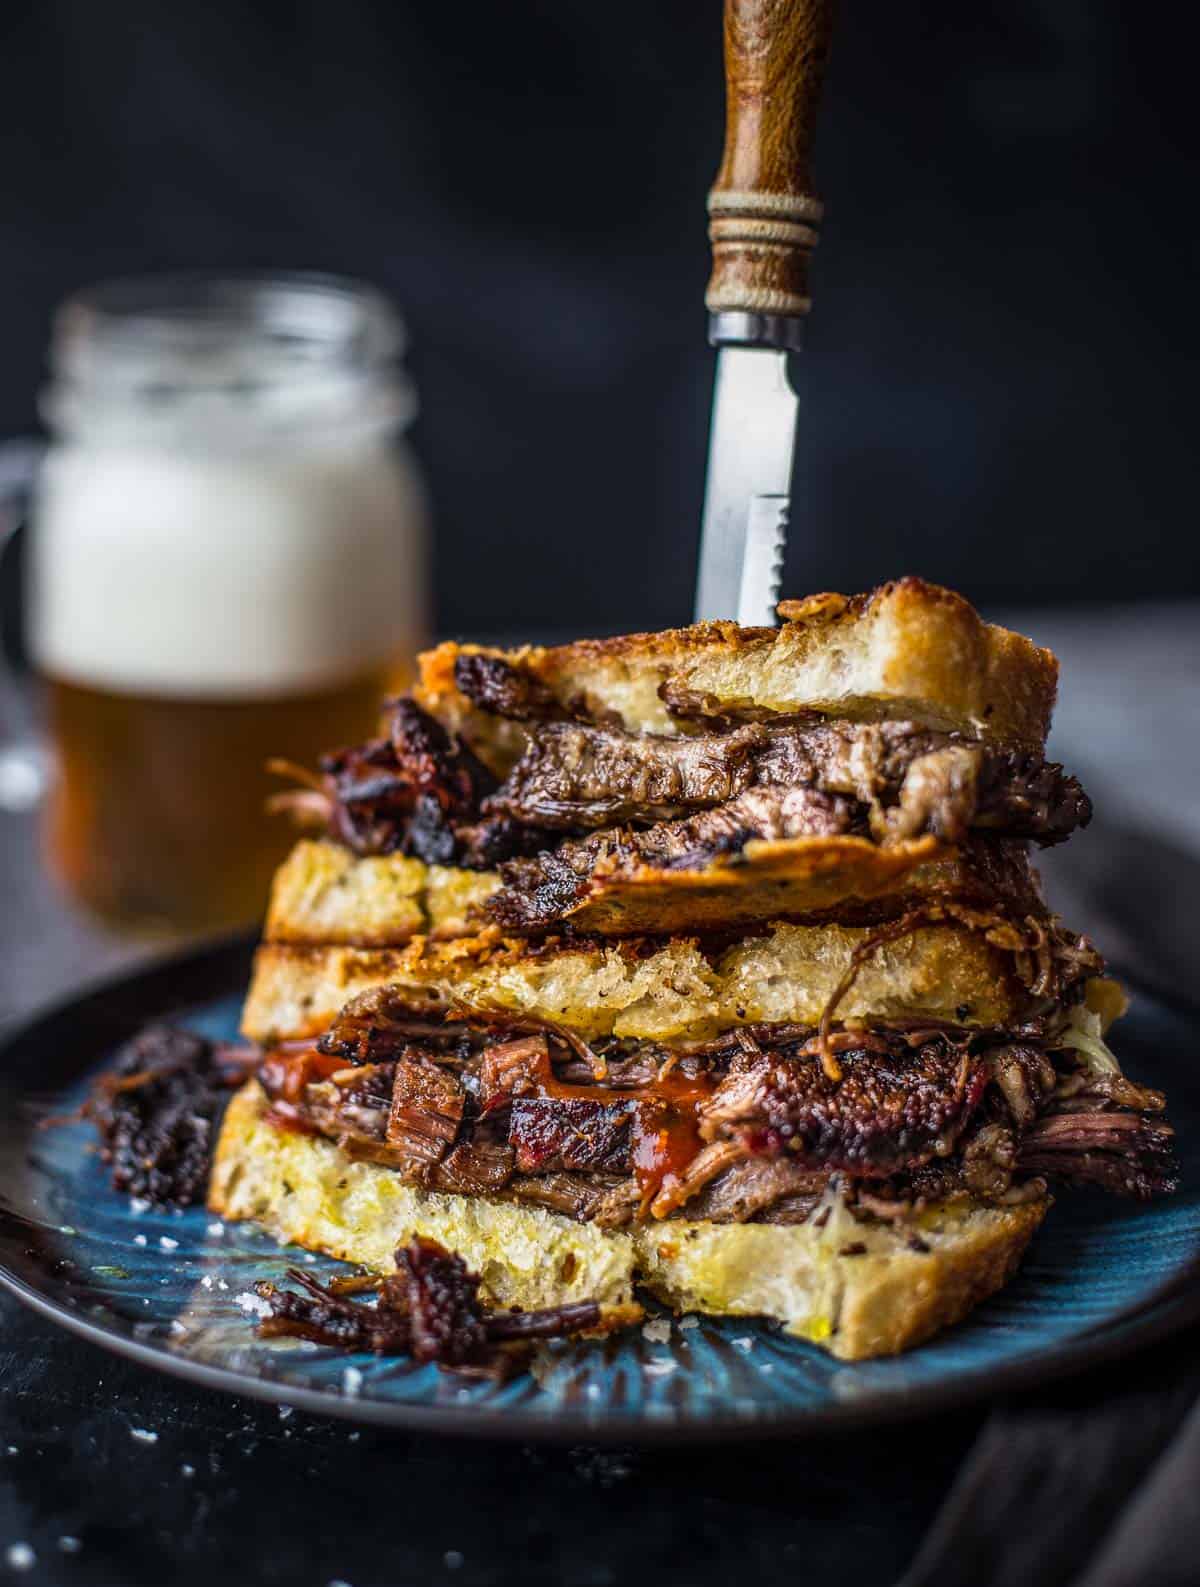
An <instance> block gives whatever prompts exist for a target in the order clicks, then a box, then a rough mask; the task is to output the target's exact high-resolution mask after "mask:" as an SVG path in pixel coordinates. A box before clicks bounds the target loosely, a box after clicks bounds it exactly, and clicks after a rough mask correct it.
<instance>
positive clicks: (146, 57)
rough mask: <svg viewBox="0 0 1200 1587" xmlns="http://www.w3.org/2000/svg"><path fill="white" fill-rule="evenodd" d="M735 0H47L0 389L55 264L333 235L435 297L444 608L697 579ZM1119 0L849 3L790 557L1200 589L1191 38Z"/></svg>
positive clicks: (832, 571) (1035, 583)
mask: <svg viewBox="0 0 1200 1587" xmlns="http://www.w3.org/2000/svg"><path fill="white" fill-rule="evenodd" d="M719 15H720V5H719V0H604V3H600V0H504V3H497V0H464V3H460V4H457V5H455V4H449V3H443V4H440V5H439V4H425V3H421V4H418V3H416V0H336V3H329V0H301V3H292V4H284V3H258V4H254V5H250V4H247V5H242V6H236V7H230V6H226V7H221V6H210V5H204V6H198V5H191V6H183V5H180V6H175V5H169V6H167V5H163V4H161V3H160V0H146V3H144V4H135V3H122V0H115V3H106V4H103V5H100V4H96V3H95V0H40V3H39V4H37V5H17V6H13V7H11V8H9V9H8V11H7V12H6V16H5V21H4V23H3V33H4V41H3V48H2V49H0V121H2V123H3V150H4V177H3V183H2V184H0V186H2V194H0V304H3V311H2V312H3V320H2V327H3V347H4V356H3V358H2V359H0V433H20V432H24V431H28V430H29V428H30V427H31V426H32V425H33V424H34V422H35V407H34V401H35V390H36V387H37V385H38V383H39V380H40V377H41V370H42V366H43V359H44V347H45V341H46V336H47V329H48V318H49V314H50V310H51V307H52V305H53V304H54V302H55V301H56V300H57V299H58V298H60V297H61V296H62V295H63V294H64V293H66V292H68V291H70V290H71V289H72V288H75V287H78V286H80V285H82V284H84V283H86V282H88V281H91V280H93V279H95V278H98V277H104V276H109V275H114V274H119V273H123V272H129V271H142V270H159V269H165V268H169V267H186V266H208V267H237V266H264V267H265V266H276V267H298V268H314V269H329V270H337V271H345V272H349V273H352V274H357V275H361V276H365V277H368V278H370V279H373V280H375V281H377V282H379V283H381V284H382V285H384V286H385V287H386V288H388V289H389V290H390V291H391V292H392V293H393V294H394V295H395V297H396V298H397V300H398V301H399V303H400V304H401V306H402V307H403V309H404V311H405V313H406V315H407V318H408V320H409V324H410V327H411V330H412V337H413V342H414V353H413V363H414V366H415V369H416V372H417V375H418V378H419V382H420V386H421V391H422V396H423V404H424V412H423V416H422V418H421V420H420V422H419V427H418V429H417V432H416V440H417V444H418V447H419V450H420V452H421V455H422V457H423V460H424V462H425V465H426V468H427V470H428V473H429V475H430V476H431V480H432V484H433V488H434V492H435V503H436V508H437V542H436V552H437V593H438V617H439V626H440V627H441V628H442V629H443V630H448V631H456V630H460V629H472V628H475V629H486V630H493V631H494V630H496V629H498V628H503V629H506V630H509V631H512V630H516V629H519V628H521V627H523V626H525V627H531V628H532V627H537V628H543V629H544V628H546V627H548V626H552V627H556V628H564V629H569V628H575V629H587V628H594V629H604V628H607V629H612V628H614V627H618V626H624V625H628V626H641V625H651V624H659V623H667V622H673V621H679V620H681V619H683V618H685V617H686V616H687V615H688V609H689V606H690V599H691V589H692V583H693V578H694V557H695V535H696V528H697V522H698V514H699V508H700V499H701V491H702V483H703V463H704V452H705V445H706V430H707V419H708V411H707V410H708V402H709V388H710V382H711V359H712V355H711V353H710V352H709V350H708V348H707V347H706V345H705V341H704V317H703V310H702V294H703V289H704V283H705V279H706V273H707V263H708V260H707V244H706V240H705V230H704V210H703V201H704V195H705V192H706V190H707V188H708V185H709V182H710V180H711V178H712V176H713V174H714V172H715V168H716V164H717V160H718V155H719V150H720V141H721V131H722V114H723V87H722V77H721V63H720V26H719ZM1171 25H1172V24H1171V23H1170V21H1169V11H1168V10H1167V9H1160V8H1158V7H1152V6H1136V5H1133V4H1129V3H1127V0H1126V3H1122V0H1005V3H1004V4H1000V3H991V4H989V3H987V0H974V3H972V4H970V5H963V4H962V3H961V0H908V3H906V4H904V5H895V4H886V3H874V4H870V3H868V4H862V3H858V4H849V3H848V4H845V5H844V6H843V8H842V14H841V16H840V23H839V28H838V31H837V34H836V37H835V45H834V59H833V70H832V75H831V80H830V83H829V87H828V92H827V98H826V105H825V112H824V115H823V118H822V126H821V131H820V137H819V139H818V170H819V178H820V186H821V189H822V193H823V195H824V197H825V198H826V201H827V204H828V217H827V222H826V225H825V228H824V233H823V240H822V243H821V247H820V249H819V252H818V256H817V270H816V281H815V296H816V310H815V313H814V315H813V318H812V322H811V331H810V348H809V351H808V353H807V354H806V355H805V356H804V358H803V360H802V361H801V366H800V380H801V385H802V394H803V421H802V422H803V441H802V453H801V458H800V464H799V470H798V477H799V498H800V499H799V501H798V502H797V505H796V511H795V512H794V515H793V524H794V528H793V536H792V541H793V543H792V545H791V548H790V552H789V565H788V579H787V586H788V589H789V590H790V591H791V592H793V593H796V592H799V591H802V590H804V589H808V588H823V587H834V588H838V587H842V588H845V587H851V588H855V587H862V586H863V585H864V584H868V583H873V582H875V581H876V580H878V579H880V578H882V577H886V576H888V575H891V574H894V573H897V572H901V571H908V570H911V571H917V572H921V573H924V574H926V575H927V576H930V577H934V578H937V579H940V580H943V581H946V582H949V583H952V584H957V585H959V586H961V587H963V588H964V589H965V590H966V591H967V592H968V593H969V594H971V595H972V596H973V597H974V598H975V599H976V600H977V601H980V602H982V603H984V604H985V605H987V604H995V603H1013V602H1029V601H1064V600H1068V601H1075V600H1078V599H1099V598H1113V597H1119V598H1126V597H1130V596H1151V595H1155V594H1171V595H1176V594H1186V593H1198V592H1200V544H1198V542H1197V538H1196V536H1195V535H1194V534H1193V532H1192V529H1191V519H1192V506H1191V501H1190V494H1191V491H1190V487H1191V483H1192V472H1193V469H1192V458H1191V452H1192V447H1191V445H1190V444H1189V443H1190V442H1191V434H1190V432H1191V429H1192V425H1193V420H1194V414H1195V408H1196V403H1195V400H1194V396H1193V391H1194V384H1195V381H1194V373H1193V371H1194V364H1195V356H1196V345H1195V343H1196V338H1195V327H1196V309H1195V299H1196V292H1195V286H1194V280H1195V275H1196V271H1195V263H1196V261H1195V218H1194V217H1195V212H1196V206H1195V204H1194V203H1193V202H1192V201H1191V197H1190V195H1191V193H1192V190H1193V186H1194V181H1193V172H1194V163H1195V154H1196V152H1197V151H1196V144H1197V138H1196V132H1195V118H1194V112H1193V98H1194V94H1193V90H1192V85H1191V77H1192V56H1191V50H1190V41H1189V40H1188V39H1186V38H1183V37H1180V36H1176V37H1172V36H1171V34H1170V33H1169V32H1168V31H1167V29H1168V28H1169V27H1170V26H1171Z"/></svg>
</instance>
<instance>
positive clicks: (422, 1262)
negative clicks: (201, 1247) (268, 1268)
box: [255, 1239, 602, 1377]
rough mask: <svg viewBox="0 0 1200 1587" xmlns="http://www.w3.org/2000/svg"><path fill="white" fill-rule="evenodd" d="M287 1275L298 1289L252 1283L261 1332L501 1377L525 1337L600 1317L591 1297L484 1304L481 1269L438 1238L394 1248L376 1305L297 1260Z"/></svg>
mask: <svg viewBox="0 0 1200 1587" xmlns="http://www.w3.org/2000/svg"><path fill="white" fill-rule="evenodd" d="M288 1278H289V1279H291V1281H292V1283H293V1284H298V1285H299V1286H300V1291H301V1292H300V1293H297V1291H296V1290H286V1289H279V1288H277V1287H276V1286H275V1285H274V1284H268V1283H259V1284H257V1285H256V1286H255V1288H256V1290H257V1291H258V1294H259V1295H260V1297H261V1298H262V1299H263V1300H264V1301H266V1302H267V1304H268V1306H269V1308H270V1310H269V1313H268V1315H267V1316H265V1317H264V1318H263V1320H262V1321H261V1322H260V1323H259V1329H258V1331H259V1333H260V1334H261V1335H262V1336H263V1337H264V1338H268V1339H272V1338H280V1337H291V1338H299V1339H311V1340H313V1341H314V1342H315V1343H317V1344H323V1345H331V1346H333V1347H334V1348H335V1349H338V1350H350V1351H370V1352H372V1353H373V1354H376V1355H411V1356H412V1357H413V1358H414V1360H417V1361H422V1362H427V1361H436V1362H437V1363H438V1365H439V1366H443V1367H448V1368H451V1369H452V1370H455V1371H459V1372H468V1373H473V1374H475V1375H484V1376H489V1377H493V1376H499V1377H503V1376H505V1375H507V1373H508V1372H510V1371H511V1370H513V1369H514V1368H515V1367H517V1366H519V1365H520V1363H521V1361H522V1359H523V1353H522V1352H521V1351H520V1350H519V1346H520V1345H521V1344H522V1343H525V1342H528V1341H530V1340H534V1339H552V1338H559V1337H562V1336H563V1335H566V1334H574V1333H583V1332H587V1331H588V1330H590V1329H595V1328H597V1327H598V1326H600V1323H601V1320H602V1314H601V1309H600V1307H599V1306H598V1305H597V1304H596V1303H595V1302H594V1301H584V1302H581V1303H580V1304H577V1305H572V1306H558V1307H554V1308H553V1309H551V1310H548V1311H536V1312H518V1311H492V1310H488V1309H487V1308H485V1307H484V1306H483V1304H482V1302H481V1301H480V1299H479V1286H480V1282H481V1281H480V1279H479V1277H478V1276H477V1275H476V1274H474V1273H471V1272H469V1271H468V1269H467V1266H466V1263H465V1262H464V1261H463V1260H462V1258H461V1257H459V1256H456V1255H454V1254H453V1253H451V1252H449V1251H447V1250H445V1249H444V1248H443V1247H442V1246H440V1245H438V1244H437V1242H436V1241H435V1240H423V1239H414V1240H411V1241H410V1242H409V1243H408V1244H407V1245H402V1246H400V1247H399V1248H398V1249H397V1251H396V1271H395V1273H392V1274H389V1275H388V1277H386V1278H384V1279H381V1280H379V1281H378V1284H377V1285H374V1286H372V1287H376V1288H377V1289H378V1299H377V1300H376V1303H375V1304H374V1305H370V1304H364V1303H362V1302H360V1301H355V1300H349V1299H346V1298H345V1294H344V1293H339V1292H338V1290H337V1288H336V1287H335V1285H324V1284H321V1283H319V1282H318V1281H317V1280H316V1279H315V1278H313V1276H312V1275H311V1274H310V1273H305V1272H302V1271H301V1270H300V1269H299V1268H292V1269H290V1270H289V1272H288ZM357 1287H360V1286H356V1288H357ZM514 1347H518V1348H517V1349H514Z"/></svg>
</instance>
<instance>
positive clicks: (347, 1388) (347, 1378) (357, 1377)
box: [342, 1367, 363, 1400]
mask: <svg viewBox="0 0 1200 1587" xmlns="http://www.w3.org/2000/svg"><path fill="white" fill-rule="evenodd" d="M362 1386H363V1375H362V1373H361V1372H360V1371H359V1370H358V1368H357V1367H347V1368H346V1370H345V1371H344V1372H343V1373H342V1393H343V1394H345V1395H346V1396H347V1398H348V1399H352V1400H353V1399H355V1398H357V1396H358V1395H359V1393H361V1391H362Z"/></svg>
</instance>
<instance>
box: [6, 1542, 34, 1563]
mask: <svg viewBox="0 0 1200 1587" xmlns="http://www.w3.org/2000/svg"><path fill="white" fill-rule="evenodd" d="M4 1558H5V1560H6V1561H7V1562H8V1567H9V1569H10V1570H32V1569H33V1567H34V1566H35V1565H36V1564H37V1555H36V1554H35V1553H34V1552H33V1550H32V1549H31V1548H30V1546H29V1544H28V1543H10V1544H9V1545H8V1547H7V1548H6V1549H5V1551H4Z"/></svg>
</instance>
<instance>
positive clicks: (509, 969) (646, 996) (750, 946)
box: [242, 923, 1030, 1044]
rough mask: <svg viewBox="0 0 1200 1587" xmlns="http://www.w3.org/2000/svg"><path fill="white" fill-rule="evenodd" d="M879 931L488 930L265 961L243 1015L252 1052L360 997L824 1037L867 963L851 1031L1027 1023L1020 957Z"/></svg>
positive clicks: (302, 1032)
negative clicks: (699, 935)
mask: <svg viewBox="0 0 1200 1587" xmlns="http://www.w3.org/2000/svg"><path fill="white" fill-rule="evenodd" d="M872 941H874V931H873V928H870V927H865V926H837V925H825V926H796V925H789V924H782V923H781V924H777V925H775V926H773V927H772V928H770V930H768V931H766V932H764V933H763V934H762V935H760V936H753V937H747V938H744V939H743V940H742V941H740V942H737V943H734V944H733V945H732V946H731V947H726V948H724V949H722V950H721V951H712V952H710V953H708V954H706V953H705V952H704V951H703V949H702V946H701V943H700V942H699V941H698V940H697V939H695V938H687V937H674V938H671V939H670V940H668V941H667V942H665V943H664V942H662V941H661V940H654V939H646V938H637V937H635V938H621V939H619V940H617V941H613V942H611V943H597V942H572V941H569V940H566V939H562V938H556V939H553V940H551V941H550V942H548V943H542V944H538V945H536V946H531V945H530V944H528V943H525V942H522V941H520V940H513V939H505V938H502V937H500V935H499V934H498V933H495V932H493V933H486V934H483V935H481V936H479V937H468V938H463V939H460V940H458V941H452V942H432V941H430V940H429V939H428V938H424V937H420V938H417V939H415V940H414V941H413V942H410V943H409V944H408V946H407V947H404V948H375V949H369V948H346V947H330V948H297V947H289V946H285V945H283V944H274V943H268V944H266V945H265V946H263V947H261V948H260V949H259V950H258V953H257V955H256V956H255V962H254V975H253V978H252V980H251V984H250V992H249V995H248V997H247V999H246V1006H245V1009H244V1010H243V1014H242V1029H243V1030H244V1032H245V1034H246V1035H247V1036H248V1037H250V1038H251V1039H252V1040H254V1041H261V1042H264V1043H268V1044H269V1043H271V1042H275V1041H281V1040H286V1039H290V1038H293V1037H301V1036H315V1035H318V1034H319V1033H320V1032H322V1031H323V1030H325V1029H326V1027H327V1026H328V1025H329V1024H330V1022H331V1021H332V1020H333V1018H334V1017H335V1015H337V1014H338V1013H339V1012H340V1010H341V1009H342V1007H343V1006H344V1004H346V1003H347V1002H348V1001H349V1000H350V998H352V997H355V996H357V995H358V993H360V992H365V991H367V990H369V989H370V988H371V987H374V986H386V985H395V986H398V987H402V988H404V989H405V992H406V995H408V994H411V997H412V1001H413V1003H414V1005H415V1006H417V1007H421V1006H425V1005H428V1006H429V1007H430V1008H442V1007H445V1006H448V1004H449V1003H450V1002H451V1001H452V1000H458V1001H460V1002H466V1003H470V1004H472V1005H474V1006H476V1007H481V1008H487V1009H494V1010H496V1011H497V1012H499V1013H507V1014H524V1015H529V1016H531V1017H533V1018H537V1019H543V1020H550V1021H553V1022H555V1023H559V1024H563V1025H567V1026H569V1027H570V1028H571V1029H573V1030H575V1031H577V1032H578V1033H579V1034H580V1035H581V1036H583V1037H585V1038H587V1039H592V1038H594V1037H600V1036H629V1037H638V1038H643V1039H646V1040H655V1041H667V1042H670V1041H676V1042H684V1041H693V1040H695V1041H702V1040H705V1039H707V1038H709V1037H711V1036H716V1035H719V1034H720V1033H721V1032H722V1031H725V1030H728V1029H730V1028H732V1027H734V1026H738V1025H756V1024H762V1023H772V1024H773V1023H778V1022H787V1023H796V1024H803V1025H816V1024H817V1022H818V1021H819V1020H820V1018H821V1015H822V1013H823V1011H824V1009H825V1006H826V1004H827V1003H828V1001H829V999H830V997H831V996H832V995H833V993H834V991H835V990H836V989H837V988H838V986H839V983H841V981H842V979H843V977H844V976H845V975H846V973H847V971H848V970H849V969H850V968H851V962H852V959H853V956H854V954H855V951H856V950H862V951H863V959H862V963H861V966H860V968H859V972H858V975H857V977H856V978H855V980H854V981H853V984H852V985H851V987H850V989H849V991H848V993H847V994H846V996H845V997H844V998H843V1000H842V1001H841V1002H840V1003H839V1005H838V1011H837V1012H838V1017H839V1018H841V1019H864V1020H871V1019H874V1020H879V1021H885V1022H886V1021H889V1020H894V1021H899V1020H927V1019H931V1020H945V1021H950V1022H954V1023H959V1024H964V1025H977V1026H984V1027H1004V1026H1012V1025H1014V1024H1019V1023H1020V1022H1021V1020H1022V1019H1023V1018H1025V1017H1026V1016H1027V1015H1028V1013H1029V1012H1030V998H1029V994H1028V992H1027V991H1026V989H1025V987H1024V986H1023V985H1022V984H1021V982H1020V980H1019V979H1018V977H1017V975H1016V974H1015V973H1014V972H1015V965H1014V957H1013V954H1012V953H1010V952H1008V951H1007V950H1006V949H1004V948H1000V947H996V946H993V944H992V943H990V942H989V941H988V940H987V938H986V937H985V936H984V934H983V933H982V932H979V931H973V930H969V929H967V928H966V927H964V926H959V925H950V924H939V925H929V926H921V927H918V928H917V929H916V930H914V931H912V932H911V933H910V934H908V935H907V936H903V937H900V938H898V939H896V940H894V941H890V942H883V943H880V944H879V945H878V946H877V947H876V948H875V949H874V951H868V950H867V945H868V944H870V943H871V942H872Z"/></svg>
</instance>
